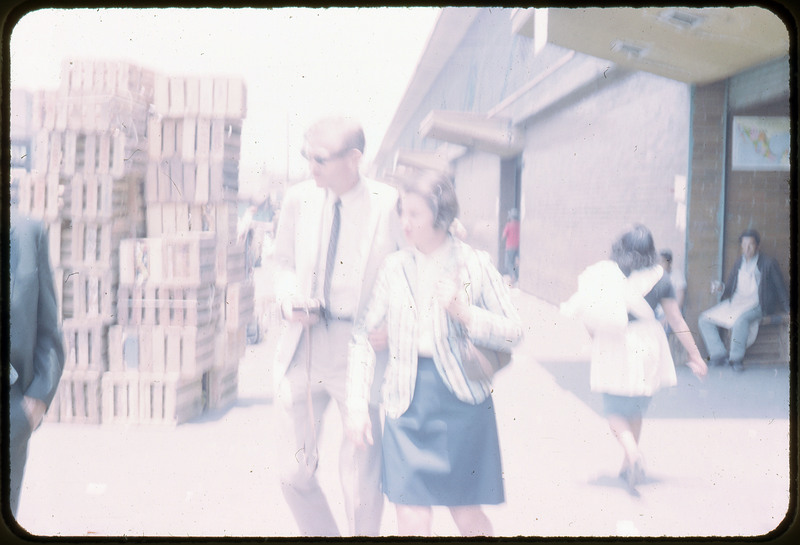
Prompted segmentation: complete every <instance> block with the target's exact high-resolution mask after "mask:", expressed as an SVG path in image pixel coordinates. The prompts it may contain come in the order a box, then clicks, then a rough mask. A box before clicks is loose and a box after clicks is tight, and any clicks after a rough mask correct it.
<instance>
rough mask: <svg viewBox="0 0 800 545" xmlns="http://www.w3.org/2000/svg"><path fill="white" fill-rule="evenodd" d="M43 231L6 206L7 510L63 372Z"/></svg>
mask: <svg viewBox="0 0 800 545" xmlns="http://www.w3.org/2000/svg"><path fill="white" fill-rule="evenodd" d="M47 240H48V239H47V232H46V231H45V228H44V225H43V224H42V222H40V221H37V220H34V219H31V218H28V217H25V216H22V215H20V214H19V213H18V211H17V209H16V207H15V206H14V205H13V197H12V208H11V223H10V229H9V242H10V244H9V272H10V286H9V308H8V311H9V314H8V317H9V318H8V326H9V340H10V349H9V352H8V356H9V359H8V363H9V365H8V372H9V392H8V394H9V395H8V404H9V432H10V437H9V448H10V462H11V463H10V468H9V469H10V485H11V486H10V498H9V506H10V508H11V513H12V514H13V515H14V516H15V517H16V514H17V511H18V509H19V502H20V492H21V490H22V480H23V476H24V474H25V463H26V461H27V457H28V442H29V440H30V438H31V434H32V433H33V431H35V430H36V429H37V428H38V427H39V425H40V424H41V422H42V419H43V417H44V414H45V412H46V411H47V409H48V407H49V406H50V403H51V402H52V401H53V398H54V397H55V395H56V390H57V389H58V383H59V381H60V380H61V374H62V372H63V370H64V346H63V340H62V336H61V330H60V327H59V322H58V306H57V303H56V293H55V286H54V283H53V272H52V269H51V268H50V257H49V256H50V254H49V251H48V241H47Z"/></svg>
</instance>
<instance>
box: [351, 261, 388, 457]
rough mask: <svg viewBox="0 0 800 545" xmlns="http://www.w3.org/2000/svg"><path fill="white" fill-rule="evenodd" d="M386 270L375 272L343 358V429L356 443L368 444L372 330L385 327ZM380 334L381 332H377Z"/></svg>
mask: <svg viewBox="0 0 800 545" xmlns="http://www.w3.org/2000/svg"><path fill="white" fill-rule="evenodd" d="M388 276H389V273H388V272H387V269H386V266H384V267H382V268H381V270H380V272H379V273H378V277H377V279H376V281H375V287H374V288H373V292H372V296H371V298H370V301H369V304H368V305H367V311H366V313H365V315H364V318H363V319H361V320H359V321H358V323H356V325H355V327H354V330H353V338H352V339H351V341H350V345H349V350H348V360H347V386H346V387H347V393H346V401H345V403H346V409H347V417H346V430H345V431H346V433H347V434H348V436H349V437H350V438H351V440H352V441H353V442H354V443H355V444H356V445H358V446H362V447H363V446H365V445H371V444H372V443H373V437H372V422H371V420H370V417H369V395H370V391H371V389H372V382H373V381H374V380H375V351H376V350H381V349H382V348H383V347H379V346H374V344H375V341H376V331H381V330H385V327H386V326H385V322H386V314H387V312H388V307H389V300H390V294H389V286H390V283H389V282H390V281H389V278H388ZM378 337H381V335H378Z"/></svg>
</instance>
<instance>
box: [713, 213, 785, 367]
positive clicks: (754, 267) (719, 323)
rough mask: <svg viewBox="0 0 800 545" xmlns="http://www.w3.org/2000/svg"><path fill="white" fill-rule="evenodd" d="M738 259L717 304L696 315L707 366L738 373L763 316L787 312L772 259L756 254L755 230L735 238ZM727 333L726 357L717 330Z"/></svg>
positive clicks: (774, 262) (779, 279)
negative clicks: (698, 316) (725, 368)
mask: <svg viewBox="0 0 800 545" xmlns="http://www.w3.org/2000/svg"><path fill="white" fill-rule="evenodd" d="M739 242H740V244H741V248H742V255H741V256H739V259H738V260H736V264H735V265H734V266H733V269H732V270H731V272H730V274H729V275H728V282H727V284H725V285H724V289H723V292H722V300H721V301H720V303H719V304H717V305H715V306H714V307H712V308H710V309H708V310H706V311H705V312H703V313H702V314H701V315H700V318H699V319H698V323H699V326H700V334H701V335H702V337H703V341H704V342H705V345H706V349H707V350H708V355H709V357H710V360H711V361H710V362H709V363H710V365H717V366H720V365H731V366H733V368H734V370H736V371H742V370H744V366H743V364H742V360H743V359H744V353H745V351H746V350H747V348H748V347H749V346H750V345H751V344H752V343H753V341H755V338H756V335H757V334H758V326H759V324H760V323H761V319H762V318H763V317H765V316H771V315H775V314H782V313H788V312H789V292H788V290H787V289H786V284H785V283H784V281H783V275H782V274H781V270H780V268H779V267H778V263H777V261H775V259H773V258H771V257H769V256H767V255H764V254H762V253H760V252H759V251H758V246H759V244H760V243H761V237H760V236H759V234H758V232H757V231H756V230H755V229H748V230H746V231H744V232H743V233H742V234H741V236H740V237H739ZM720 327H723V328H726V329H730V330H731V341H730V355H728V351H727V350H726V348H725V344H724V343H723V342H722V338H721V336H720V332H719V328H720Z"/></svg>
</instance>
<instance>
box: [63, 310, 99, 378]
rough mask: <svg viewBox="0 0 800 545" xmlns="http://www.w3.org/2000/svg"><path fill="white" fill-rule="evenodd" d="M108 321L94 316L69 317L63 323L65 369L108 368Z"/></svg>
mask: <svg viewBox="0 0 800 545" xmlns="http://www.w3.org/2000/svg"><path fill="white" fill-rule="evenodd" d="M108 328H109V324H108V322H106V321H104V320H102V319H98V318H94V319H89V318H80V319H76V318H68V319H65V320H64V321H63V323H62V325H61V331H62V335H63V338H64V355H65V359H64V369H70V370H72V369H85V370H91V371H105V370H106V369H108Z"/></svg>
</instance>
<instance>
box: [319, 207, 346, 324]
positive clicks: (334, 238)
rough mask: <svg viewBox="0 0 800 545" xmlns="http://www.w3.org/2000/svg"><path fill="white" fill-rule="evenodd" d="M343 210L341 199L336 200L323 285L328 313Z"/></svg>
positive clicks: (323, 294) (323, 295)
mask: <svg viewBox="0 0 800 545" xmlns="http://www.w3.org/2000/svg"><path fill="white" fill-rule="evenodd" d="M341 208H342V201H341V199H336V204H335V205H334V207H333V221H332V222H331V238H330V241H329V242H328V256H327V259H326V261H325V282H324V284H322V297H323V299H324V303H325V312H326V313H327V312H329V311H330V294H331V276H333V262H334V260H335V259H336V245H337V244H338V242H339V223H340V222H341Z"/></svg>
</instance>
